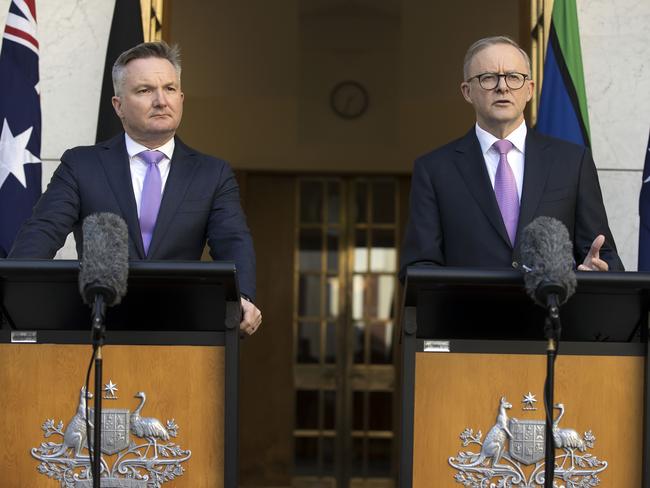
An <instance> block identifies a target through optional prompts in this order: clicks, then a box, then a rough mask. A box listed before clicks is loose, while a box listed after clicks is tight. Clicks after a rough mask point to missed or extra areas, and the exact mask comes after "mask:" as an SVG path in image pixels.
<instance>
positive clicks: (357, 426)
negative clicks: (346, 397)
mask: <svg viewBox="0 0 650 488" xmlns="http://www.w3.org/2000/svg"><path fill="white" fill-rule="evenodd" d="M352 430H364V428H363V392H362V391H354V392H352Z"/></svg>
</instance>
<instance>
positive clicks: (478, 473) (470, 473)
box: [448, 394, 607, 488]
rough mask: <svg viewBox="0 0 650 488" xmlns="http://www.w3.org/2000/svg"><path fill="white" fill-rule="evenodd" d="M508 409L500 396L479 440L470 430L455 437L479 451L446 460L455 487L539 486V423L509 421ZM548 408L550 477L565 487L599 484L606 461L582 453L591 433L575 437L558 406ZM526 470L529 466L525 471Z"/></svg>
mask: <svg viewBox="0 0 650 488" xmlns="http://www.w3.org/2000/svg"><path fill="white" fill-rule="evenodd" d="M529 395H530V394H529ZM525 398H526V397H525ZM526 402H528V403H530V399H528V400H526V399H525V400H524V403H526ZM510 409H512V404H510V403H509V402H508V401H507V399H506V398H505V397H501V400H500V401H499V407H498V412H497V417H496V422H495V424H494V425H493V426H492V428H491V429H490V430H489V431H488V433H487V434H486V435H485V438H483V434H482V432H481V431H480V430H479V431H477V432H474V430H473V429H470V428H466V429H465V430H464V431H463V432H462V433H461V434H460V439H461V441H462V445H463V447H467V446H470V445H475V446H478V447H480V451H479V452H471V451H461V452H459V453H458V456H456V457H450V458H449V460H448V462H449V465H450V466H452V467H453V468H455V469H456V470H457V473H456V475H455V480H456V481H457V482H458V483H460V484H462V485H463V486H466V487H471V488H482V487H485V486H504V487H506V486H507V487H512V488H536V487H542V486H544V457H545V441H546V430H545V424H544V421H543V420H519V419H516V418H509V417H508V410H510ZM554 409H556V410H559V411H560V413H559V414H558V416H557V418H556V419H555V420H554V421H553V441H554V444H555V447H556V449H559V450H561V451H562V452H561V453H560V454H557V453H556V456H555V478H557V479H558V480H562V483H563V484H562V486H564V487H566V488H580V487H584V486H596V485H598V484H600V479H599V477H598V474H599V473H601V472H602V471H604V470H605V469H606V468H607V462H606V461H601V460H599V459H598V458H597V457H596V456H594V455H592V454H590V453H588V452H587V451H588V449H591V448H593V447H594V443H595V442H596V437H595V436H594V435H593V433H592V432H591V431H587V432H585V433H584V434H583V435H580V434H578V432H576V431H575V430H573V429H565V428H562V427H560V421H561V420H562V417H563V416H564V405H563V404H561V403H558V404H556V405H554ZM525 410H530V408H525ZM506 447H507V449H506ZM528 466H531V467H532V468H526V467H528ZM553 486H556V485H555V484H554V485H553ZM558 486H560V485H558Z"/></svg>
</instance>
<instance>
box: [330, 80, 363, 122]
mask: <svg viewBox="0 0 650 488" xmlns="http://www.w3.org/2000/svg"><path fill="white" fill-rule="evenodd" d="M330 104H331V106H332V110H334V113H335V114H336V115H338V116H339V117H343V118H344V119H356V118H357V117H361V116H362V115H363V114H364V113H365V112H366V110H368V92H367V91H366V89H365V88H364V87H363V85H362V84H361V83H358V82H356V81H342V82H340V83H338V84H337V85H335V86H334V88H332V92H331V94H330Z"/></svg>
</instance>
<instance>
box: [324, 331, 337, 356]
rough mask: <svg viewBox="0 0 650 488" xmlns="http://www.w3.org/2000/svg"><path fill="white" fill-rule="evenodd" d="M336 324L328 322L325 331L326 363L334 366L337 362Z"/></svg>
mask: <svg viewBox="0 0 650 488" xmlns="http://www.w3.org/2000/svg"><path fill="white" fill-rule="evenodd" d="M336 356H337V347H336V322H327V325H326V329H325V362H326V363H329V364H332V363H335V362H336Z"/></svg>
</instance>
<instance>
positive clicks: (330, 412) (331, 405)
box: [323, 391, 336, 430]
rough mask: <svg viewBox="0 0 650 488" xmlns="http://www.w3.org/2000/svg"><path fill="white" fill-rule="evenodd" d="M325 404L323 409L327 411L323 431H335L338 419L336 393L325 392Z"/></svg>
mask: <svg viewBox="0 0 650 488" xmlns="http://www.w3.org/2000/svg"><path fill="white" fill-rule="evenodd" d="M323 402H324V403H323V407H324V409H325V410H324V412H323V413H324V417H323V429H325V430H334V429H335V428H336V425H335V420H334V419H335V418H336V392H335V391H324V392H323Z"/></svg>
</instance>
